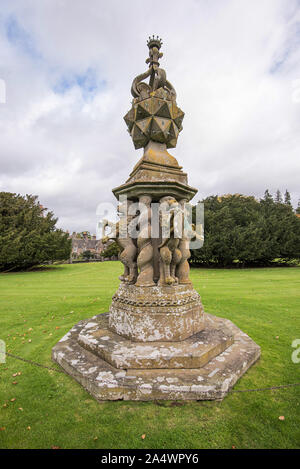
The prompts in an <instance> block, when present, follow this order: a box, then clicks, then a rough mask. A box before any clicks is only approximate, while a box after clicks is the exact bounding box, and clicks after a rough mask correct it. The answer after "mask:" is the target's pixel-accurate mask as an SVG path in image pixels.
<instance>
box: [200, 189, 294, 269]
mask: <svg viewBox="0 0 300 469" xmlns="http://www.w3.org/2000/svg"><path fill="white" fill-rule="evenodd" d="M203 202H204V207H205V209H204V245H203V247H202V248H201V249H198V250H192V251H191V254H192V255H191V262H195V263H203V264H213V265H220V266H227V265H232V264H234V263H238V264H239V265H268V264H269V263H270V262H272V261H273V260H274V259H284V260H285V261H288V260H291V259H295V258H297V259H299V258H300V218H298V217H296V216H295V213H294V212H293V209H292V207H291V206H290V205H286V204H281V203H275V202H274V200H273V198H272V197H271V196H270V194H269V192H268V191H266V192H265V196H264V197H263V199H261V200H260V201H259V202H258V201H257V200H256V199H255V198H254V197H245V196H242V195H228V196H223V197H217V196H211V197H207V198H206V199H204V201H203Z"/></svg>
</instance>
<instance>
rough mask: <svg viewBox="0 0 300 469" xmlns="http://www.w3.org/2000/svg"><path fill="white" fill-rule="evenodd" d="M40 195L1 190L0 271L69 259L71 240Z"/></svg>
mask: <svg viewBox="0 0 300 469" xmlns="http://www.w3.org/2000/svg"><path fill="white" fill-rule="evenodd" d="M56 222H57V219H56V218H54V216H53V213H52V212H48V211H47V209H45V208H43V207H42V206H41V205H40V204H39V202H38V200H37V196H32V195H26V196H25V197H23V196H21V195H19V194H13V193H10V192H0V270H2V271H3V270H17V269H26V268H29V267H32V266H34V265H38V264H41V263H43V262H46V261H55V260H64V259H68V258H69V256H70V253H71V240H70V239H68V234H67V233H64V232H63V231H62V230H60V229H57V228H56V227H55V225H56Z"/></svg>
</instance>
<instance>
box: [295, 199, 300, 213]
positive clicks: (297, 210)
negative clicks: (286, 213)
mask: <svg viewBox="0 0 300 469" xmlns="http://www.w3.org/2000/svg"><path fill="white" fill-rule="evenodd" d="M296 213H297V214H298V215H300V199H299V200H298V206H297V208H296Z"/></svg>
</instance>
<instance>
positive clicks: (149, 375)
mask: <svg viewBox="0 0 300 469" xmlns="http://www.w3.org/2000/svg"><path fill="white" fill-rule="evenodd" d="M204 320H205V329H204V330H203V331H202V332H200V333H198V334H196V335H195V336H193V338H190V339H186V340H185V341H183V342H182V343H181V345H180V346H178V344H175V343H166V342H164V343H155V344H154V343H151V344H145V343H141V344H134V343H130V342H129V341H126V340H125V339H124V338H122V337H118V336H117V335H116V334H113V333H112V332H111V331H109V330H108V329H106V327H107V321H108V318H107V315H98V316H94V317H93V318H91V319H89V320H85V321H81V322H80V323H78V324H77V325H76V326H74V327H73V328H72V329H71V330H70V332H68V333H67V334H66V335H65V336H64V337H63V338H62V339H61V340H60V341H59V342H58V344H56V345H55V347H54V348H53V350H52V358H53V360H54V361H56V362H57V363H59V364H60V365H61V366H62V367H63V368H64V370H65V371H66V372H67V373H68V374H69V375H70V376H72V377H73V378H74V379H76V380H77V381H78V382H79V383H80V384H81V385H82V386H83V387H84V388H85V389H86V390H87V391H88V392H89V393H90V394H91V395H92V396H94V397H95V398H96V399H98V400H99V401H102V400H118V399H124V400H143V401H147V400H156V399H168V400H179V399H183V400H212V399H223V398H224V396H225V395H226V394H227V393H228V392H229V391H230V389H231V388H232V386H233V385H234V384H235V383H236V381H237V380H238V379H239V378H240V377H241V376H242V375H243V374H244V373H245V372H246V371H247V370H248V368H249V367H250V366H251V365H252V364H253V363H255V361H256V360H257V359H258V358H259V356H260V347H259V346H258V345H257V344H256V343H255V342H253V340H251V339H250V337H248V336H247V335H246V334H244V333H243V332H242V331H241V330H240V329H239V328H238V327H236V326H235V325H234V324H233V323H232V322H231V321H229V320H226V319H221V318H217V317H215V316H211V315H209V314H204ZM89 331H90V332H89ZM201 342H203V344H201ZM213 344H214V346H213ZM229 344H230V345H229ZM202 347H203V348H202ZM218 347H220V348H219V349H218ZM193 349H194V352H193ZM201 350H202V352H203V354H204V356H203V357H202V359H201V353H202V352H201ZM220 350H221V352H220ZM135 353H136V356H135V355H134V354H135ZM210 353H211V355H210ZM184 355H185V356H184ZM180 357H181V358H180ZM184 360H186V364H185V361H184ZM201 360H202V361H201ZM184 365H185V367H184V368H183V367H182V366H184ZM152 367H155V368H152ZM166 367H167V368H166Z"/></svg>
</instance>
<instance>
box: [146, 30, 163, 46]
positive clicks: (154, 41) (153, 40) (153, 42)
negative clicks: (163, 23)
mask: <svg viewBox="0 0 300 469" xmlns="http://www.w3.org/2000/svg"><path fill="white" fill-rule="evenodd" d="M162 44H163V43H162V40H161V38H160V37H159V36H156V37H155V36H154V34H153V36H152V37H151V36H149V39H148V41H147V46H148V47H149V49H152V47H157V49H160V48H161V46H162Z"/></svg>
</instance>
